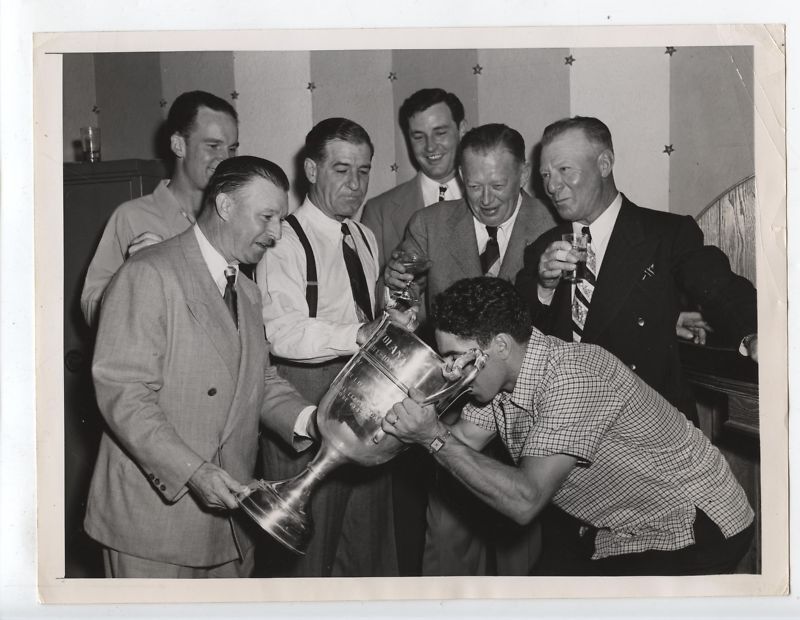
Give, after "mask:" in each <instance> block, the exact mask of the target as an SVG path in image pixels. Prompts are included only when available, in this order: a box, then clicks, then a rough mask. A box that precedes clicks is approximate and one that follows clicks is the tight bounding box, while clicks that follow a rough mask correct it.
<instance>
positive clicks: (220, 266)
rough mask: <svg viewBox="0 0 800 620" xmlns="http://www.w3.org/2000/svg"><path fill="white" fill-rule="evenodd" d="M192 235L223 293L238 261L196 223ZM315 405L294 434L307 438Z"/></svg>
mask: <svg viewBox="0 0 800 620" xmlns="http://www.w3.org/2000/svg"><path fill="white" fill-rule="evenodd" d="M193 228H194V235H195V237H196V238H197V243H198V244H199V245H200V253H201V254H202V255H203V260H204V261H205V263H206V267H208V272H209V273H210V274H211V277H212V278H213V280H214V284H216V285H217V288H218V289H219V294H220V295H224V294H225V286H226V285H227V284H228V279H227V278H226V277H225V269H226V268H227V267H228V266H231V267H234V268H235V269H236V277H237V278H238V277H239V265H238V263H231V264H230V265H229V263H228V261H226V260H225V257H224V256H222V254H220V253H219V252H218V251H217V249H216V248H215V247H214V246H213V245H211V242H210V241H209V240H208V239H207V238H206V236H205V235H204V234H203V231H202V230H200V227H199V226H198V225H197V224H194V226H193ZM315 409H316V407H313V406H311V407H306V408H305V409H303V410H302V411H301V412H300V414H299V415H298V416H297V419H296V420H295V421H294V434H295V435H296V436H297V437H300V438H304V439H308V438H310V435H309V434H308V431H307V429H308V419H309V418H310V417H311V414H312V413H314V410H315ZM305 447H307V446H306V445H303V444H301V445H300V446H298V448H300V449H304V448H305Z"/></svg>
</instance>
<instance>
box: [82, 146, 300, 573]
mask: <svg viewBox="0 0 800 620" xmlns="http://www.w3.org/2000/svg"><path fill="white" fill-rule="evenodd" d="M288 188H289V183H288V180H287V178H286V175H285V174H284V173H283V171H282V170H281V169H280V167H278V166H277V165H275V164H273V163H272V162H269V161H266V160H263V159H260V158H257V157H237V158H233V159H228V160H226V161H224V162H222V163H220V164H219V166H217V169H216V171H215V172H214V174H213V176H212V177H211V179H210V181H209V184H208V188H207V189H206V194H205V198H204V202H203V204H204V206H203V210H202V212H201V214H200V216H199V217H198V220H197V223H196V224H195V225H193V226H192V227H191V228H190V229H189V230H187V231H185V232H183V233H181V234H179V235H178V236H176V237H173V238H172V239H169V240H167V241H164V242H163V243H160V244H157V245H154V246H152V247H149V248H146V249H143V250H142V251H141V252H137V253H136V255H135V256H132V257H131V258H129V259H128V260H127V261H126V262H125V264H124V265H123V266H122V268H121V269H120V270H119V271H118V273H117V274H116V276H115V277H114V279H113V280H112V282H111V284H110V286H109V288H108V291H107V293H106V296H105V299H104V303H103V312H102V314H101V317H100V325H99V331H98V336H97V346H96V349H95V357H94V363H93V367H92V371H93V374H94V380H95V388H96V392H97V400H98V404H99V406H100V411H101V412H102V414H103V417H104V419H105V421H106V422H107V425H108V426H107V430H106V432H105V434H104V435H103V438H102V441H101V444H100V451H99V455H98V459H97V464H96V466H95V471H94V476H93V479H92V484H91V488H90V492H89V500H88V506H87V513H86V519H85V528H86V531H87V533H88V534H89V535H90V536H91V537H92V538H94V539H95V540H97V541H99V542H100V543H101V544H102V545H103V547H104V550H103V557H104V562H105V571H106V575H107V576H109V577H163V578H177V577H245V576H249V575H250V574H251V573H252V570H253V566H254V559H253V558H254V554H253V542H254V541H253V536H254V531H253V527H252V525H253V524H252V523H248V521H247V517H246V516H244V514H243V513H242V512H235V509H236V508H237V502H236V498H235V495H236V494H237V493H244V492H246V491H247V486H246V483H247V482H249V481H250V480H251V479H252V477H253V474H254V471H255V466H256V453H257V450H258V440H257V437H258V430H259V423H261V424H264V425H265V426H267V427H268V428H270V429H271V430H273V431H274V432H276V433H277V434H278V435H280V436H281V437H282V438H283V439H284V440H285V441H286V442H287V443H289V444H293V445H294V446H295V448H297V449H301V448H303V447H305V446H307V445H309V444H310V443H311V441H310V438H309V437H310V430H309V429H313V425H314V420H313V417H314V416H313V413H314V411H315V410H314V408H313V407H312V406H310V405H309V403H308V402H307V401H306V400H305V399H303V398H302V397H301V396H300V395H299V394H298V393H297V392H296V391H295V390H294V388H293V387H291V385H290V384H289V383H288V382H286V381H284V380H283V379H281V378H279V377H278V376H277V374H276V373H275V370H274V368H273V367H272V366H270V364H269V346H268V343H267V341H266V339H265V337H264V326H263V322H262V318H261V295H260V293H259V291H258V289H257V287H256V285H255V284H254V283H253V282H251V281H250V280H249V279H248V278H246V277H237V275H238V265H239V264H240V263H243V264H249V263H256V262H258V260H259V259H260V258H261V256H262V255H263V254H264V251H265V250H266V248H267V247H268V246H270V245H273V244H274V243H275V241H276V240H277V239H279V238H280V234H281V232H280V231H281V220H282V218H283V217H284V216H285V215H286V212H287V208H288V201H287V191H288ZM248 526H249V527H248Z"/></svg>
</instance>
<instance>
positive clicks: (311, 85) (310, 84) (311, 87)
mask: <svg viewBox="0 0 800 620" xmlns="http://www.w3.org/2000/svg"><path fill="white" fill-rule="evenodd" d="M316 87H317V85H316V84H314V82H309V83H308V86H306V88H307V89H308V90H310V91H311V92H312V93H313V92H314V89H315V88H316Z"/></svg>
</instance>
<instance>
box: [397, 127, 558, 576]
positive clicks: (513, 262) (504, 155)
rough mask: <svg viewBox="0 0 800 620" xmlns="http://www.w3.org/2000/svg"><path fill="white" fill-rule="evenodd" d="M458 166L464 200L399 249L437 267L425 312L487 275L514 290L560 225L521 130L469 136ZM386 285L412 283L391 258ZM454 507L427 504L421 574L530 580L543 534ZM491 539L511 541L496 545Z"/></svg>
mask: <svg viewBox="0 0 800 620" xmlns="http://www.w3.org/2000/svg"><path fill="white" fill-rule="evenodd" d="M458 162H459V172H460V175H461V179H462V181H463V183H464V192H465V196H466V199H461V200H454V201H445V202H441V203H438V204H435V205H432V206H430V207H427V208H425V209H422V210H421V211H418V212H416V213H415V214H414V215H413V216H412V217H411V220H410V221H409V223H408V227H407V229H406V233H405V236H404V238H403V241H402V243H401V244H400V246H399V248H398V249H399V250H403V251H415V252H417V253H421V254H423V255H424V256H427V257H428V258H429V259H430V260H431V267H430V269H429V270H428V272H427V273H426V274H425V275H424V276H418V278H419V282H418V283H417V284H415V286H419V288H420V291H421V293H422V298H423V304H424V305H425V306H428V308H427V309H426V308H425V307H423V308H422V311H423V312H424V311H426V310H429V309H430V308H429V305H430V302H431V300H432V299H433V297H435V296H436V295H438V294H439V293H440V292H442V291H444V290H445V289H447V288H448V287H449V286H450V285H451V284H453V283H454V282H455V281H456V280H460V279H462V278H471V277H476V276H482V275H488V276H495V277H500V278H503V279H505V280H508V281H512V282H513V280H514V278H515V276H516V274H517V272H518V271H519V269H520V268H521V266H522V261H523V255H524V250H525V247H526V246H527V245H529V244H530V243H532V242H533V241H534V240H535V239H537V238H538V237H539V235H541V234H542V233H543V232H544V231H546V230H549V229H550V228H552V227H553V226H554V225H555V223H556V221H555V219H554V217H553V215H552V214H551V213H550V211H548V209H547V208H546V207H545V206H544V205H543V204H542V203H540V202H539V201H538V200H536V199H535V198H532V197H531V196H529V195H528V194H527V193H525V192H524V191H522V188H523V187H524V186H525V184H526V183H527V182H528V178H529V177H530V171H531V166H530V164H529V163H527V162H526V161H525V141H524V140H523V138H522V136H521V135H520V134H519V132H517V131H516V130H514V129H512V128H510V127H508V126H506V125H502V124H488V125H482V126H480V127H476V128H474V129H471V130H470V131H468V132H467V133H466V134H464V137H463V138H462V139H461V144H460V146H459V157H458ZM384 279H385V282H386V285H387V286H388V287H389V288H390V289H392V288H394V289H399V288H402V287H404V286H406V285H407V284H408V283H409V281H411V280H412V275H411V274H408V273H405V268H404V267H403V266H402V264H401V263H400V261H399V260H397V259H396V258H391V259H390V260H389V263H388V265H387V267H386V269H385V271H384ZM423 312H421V313H420V317H423ZM427 314H429V312H428V313H427ZM423 327H424V319H423ZM456 413H457V412H456ZM457 492H458V491H456V493H457ZM451 499H452V498H450V497H449V496H448V495H447V494H446V493H445V494H443V495H442V496H440V495H438V494H437V493H432V494H431V495H430V497H429V507H428V515H427V520H428V533H427V538H426V543H425V554H424V560H423V574H427V575H452V574H468V575H470V574H487V573H488V574H491V573H493V572H495V571H496V572H497V573H498V574H501V575H514V574H516V575H526V574H528V573H529V572H530V569H531V566H532V565H533V563H534V562H535V560H536V558H537V557H538V552H539V544H538V530H537V529H535V528H534V529H529V530H525V531H522V532H520V531H518V530H516V531H515V528H514V526H513V524H511V523H510V522H509V523H503V524H502V525H501V526H499V527H498V526H496V524H494V519H495V515H494V514H491V513H490V514H486V513H483V514H481V515H479V516H477V517H476V513H478V512H480V510H481V507H480V506H479V505H478V503H477V502H474V501H472V500H471V498H468V497H466V496H464V497H461V498H456V499H452V501H451ZM449 501H450V502H451V503H450V505H448V503H447V502H449ZM463 502H466V504H464V503H463ZM493 531H502V532H504V533H507V534H509V535H508V536H503V537H502V538H497V537H496V536H494V534H493V533H492V532H493ZM492 547H494V548H495V550H496V553H495V550H493V549H492ZM495 562H496V564H495Z"/></svg>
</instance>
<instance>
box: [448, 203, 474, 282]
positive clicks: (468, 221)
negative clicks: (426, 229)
mask: <svg viewBox="0 0 800 620" xmlns="http://www.w3.org/2000/svg"><path fill="white" fill-rule="evenodd" d="M459 202H460V204H459V208H458V209H454V210H453V213H452V214H451V215H450V217H449V218H448V220H447V223H446V228H445V230H446V231H450V233H449V234H448V235H447V237H449V238H450V239H452V241H451V242H449V243H447V249H448V251H449V252H450V254H451V255H452V257H453V259H454V262H455V265H456V266H457V267H458V269H460V271H461V273H462V274H463V275H462V276H461V278H474V277H476V276H480V275H483V271H482V270H481V261H480V257H479V256H478V238H477V237H476V236H475V224H473V218H472V211H470V209H469V206H468V205H467V203H466V201H465V200H464V199H463V198H462V199H461V200H460V201H459ZM461 278H458V277H457V278H454V281H455V280H459V279H461Z"/></svg>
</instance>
